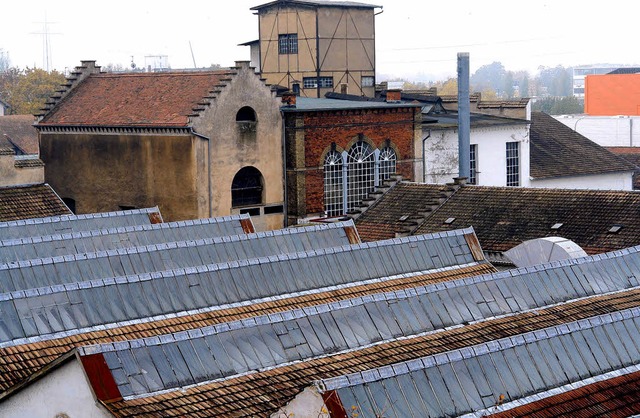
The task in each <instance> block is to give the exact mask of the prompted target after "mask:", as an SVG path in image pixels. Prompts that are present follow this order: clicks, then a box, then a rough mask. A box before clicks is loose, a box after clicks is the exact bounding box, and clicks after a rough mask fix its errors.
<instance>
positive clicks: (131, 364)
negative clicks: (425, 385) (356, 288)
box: [80, 248, 640, 397]
mask: <svg viewBox="0 0 640 418" xmlns="http://www.w3.org/2000/svg"><path fill="white" fill-rule="evenodd" d="M639 251H640V248H636V249H634V250H633V251H623V252H621V253H619V254H609V255H607V256H605V257H595V258H594V257H585V258H583V259H580V260H576V261H569V262H559V263H554V264H549V265H547V266H545V267H544V268H540V267H536V268H525V269H520V270H517V271H512V272H504V273H497V274H492V275H485V276H477V277H472V278H466V279H460V280H455V281H448V282H442V283H437V284H433V285H429V286H424V287H417V288H411V289H406V290H397V291H394V292H388V293H381V294H376V295H369V296H364V297H358V298H353V299H349V300H344V301H341V302H336V303H330V304H325V305H318V306H313V307H308V308H304V309H295V310H291V311H284V312H281V313H276V314H272V315H267V316H259V317H253V318H250V319H246V320H243V321H236V322H230V323H224V324H220V325H215V326H212V327H207V328H201V329H196V330H192V331H189V332H182V333H177V334H173V335H166V336H164V337H162V336H161V337H152V338H148V339H142V340H135V341H130V342H122V343H117V344H115V343H114V344H111V343H109V344H103V345H100V346H94V347H87V348H84V349H81V350H80V352H81V353H82V354H95V353H104V354H105V359H106V360H107V363H108V365H109V367H110V369H111V371H112V373H113V375H114V376H118V379H117V382H119V383H118V384H119V387H120V392H121V394H122V395H123V396H125V397H126V396H134V395H140V394H149V393H152V392H155V391H161V390H166V389H171V388H176V387H180V386H185V385H190V384H194V383H202V382H205V381H210V380H214V379H219V378H223V377H228V376H232V375H238V374H242V373H245V372H248V371H250V370H261V369H265V368H269V367H276V366H278V365H283V364H286V363H290V362H294V361H299V360H305V359H309V358H314V357H319V356H324V355H327V354H331V353H337V352H344V351H349V350H355V349H359V348H360V347H364V346H368V345H371V344H382V343H384V342H387V341H392V340H395V339H397V338H406V337H411V336H417V335H421V334H425V333H430V332H434V331H437V330H442V329H446V328H450V327H455V326H459V325H461V324H467V323H473V322H478V321H483V320H488V319H490V318H495V317H499V316H504V315H513V314H517V313H519V312H522V311H526V310H531V309H537V308H540V307H544V306H549V305H553V304H556V303H562V302H565V301H568V300H575V299H578V298H583V297H587V296H590V295H592V294H593V293H594V292H593V289H594V287H595V286H597V287H598V289H599V291H598V293H606V292H613V291H617V290H620V289H626V288H630V287H638V286H640V282H638V280H637V279H636V278H635V277H632V276H633V273H632V271H635V272H638V271H639V269H638V266H637V265H635V264H636V263H637V262H638V261H639V260H640V253H639ZM632 269H633V270H632ZM171 352H175V353H178V354H179V355H178V354H176V355H169V354H167V353H171ZM223 353H227V354H223ZM203 358H206V364H203V362H205V360H202V359H203ZM198 359H200V360H201V361H199V360H198ZM141 370H145V371H146V372H147V373H145V374H144V377H143V373H142V372H141ZM175 370H181V371H182V372H181V373H180V374H174V373H175V372H174V371H175Z"/></svg>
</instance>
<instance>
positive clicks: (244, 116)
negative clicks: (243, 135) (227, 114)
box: [236, 106, 257, 122]
mask: <svg viewBox="0 0 640 418" xmlns="http://www.w3.org/2000/svg"><path fill="white" fill-rule="evenodd" d="M256 121H257V118H256V111H255V110H253V109H252V108H251V107H249V106H244V107H242V108H240V110H238V113H236V122H256Z"/></svg>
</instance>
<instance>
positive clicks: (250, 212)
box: [240, 208, 260, 216]
mask: <svg viewBox="0 0 640 418" xmlns="http://www.w3.org/2000/svg"><path fill="white" fill-rule="evenodd" d="M240 214H241V215H244V214H247V215H249V216H260V208H247V209H240Z"/></svg>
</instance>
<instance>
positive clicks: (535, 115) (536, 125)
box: [530, 112, 636, 179]
mask: <svg viewBox="0 0 640 418" xmlns="http://www.w3.org/2000/svg"><path fill="white" fill-rule="evenodd" d="M530 135H531V142H530V152H531V177H533V179H544V178H550V177H564V176H581V175H588V174H601V173H611V172H620V171H634V170H635V169H636V166H635V165H634V164H632V163H630V162H628V161H627V160H625V159H624V158H621V157H620V156H618V155H616V154H614V153H612V152H611V151H609V150H607V149H606V148H604V147H601V146H600V145H598V144H596V143H595V142H593V141H591V140H589V139H588V138H586V137H584V136H582V135H581V134H579V133H578V132H576V131H575V130H573V129H571V128H570V127H568V126H566V125H565V124H564V123H562V122H560V121H558V120H556V119H555V118H553V117H552V116H550V115H548V114H546V113H543V112H532V113H531V130H530Z"/></svg>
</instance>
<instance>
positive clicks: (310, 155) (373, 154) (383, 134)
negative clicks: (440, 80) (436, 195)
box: [282, 95, 422, 225]
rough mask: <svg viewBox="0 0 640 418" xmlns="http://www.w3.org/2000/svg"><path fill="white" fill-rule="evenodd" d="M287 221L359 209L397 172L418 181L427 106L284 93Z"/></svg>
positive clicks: (289, 222) (333, 214)
mask: <svg viewBox="0 0 640 418" xmlns="http://www.w3.org/2000/svg"><path fill="white" fill-rule="evenodd" d="M292 99H297V100H293V101H290V102H289V105H286V106H283V108H282V112H283V118H284V136H285V150H286V154H285V160H286V184H287V190H288V193H287V206H288V211H287V212H288V213H287V220H288V224H289V225H291V224H295V223H299V222H301V221H304V220H306V219H310V218H314V217H322V216H325V215H326V216H329V217H332V216H341V215H344V214H346V213H348V212H351V211H353V210H355V209H357V208H358V207H359V205H360V202H361V201H362V199H363V198H365V197H366V196H367V195H368V194H369V193H370V192H371V191H373V190H374V187H375V186H378V185H380V184H381V183H382V182H383V181H384V180H385V179H388V178H389V177H390V176H391V175H394V174H396V173H397V174H400V175H402V176H403V177H404V178H407V179H413V178H414V173H415V163H416V160H415V150H416V149H417V145H416V144H419V143H420V142H419V141H420V134H421V121H422V119H421V113H420V111H421V107H420V105H417V104H412V103H400V102H399V101H394V100H387V101H386V102H371V101H348V100H334V99H311V98H303V97H297V98H296V97H295V96H290V95H285V96H283V101H285V102H286V101H289V100H292Z"/></svg>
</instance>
